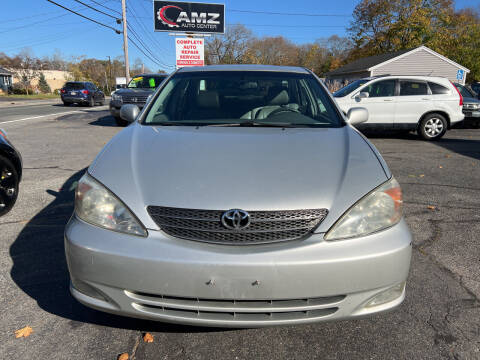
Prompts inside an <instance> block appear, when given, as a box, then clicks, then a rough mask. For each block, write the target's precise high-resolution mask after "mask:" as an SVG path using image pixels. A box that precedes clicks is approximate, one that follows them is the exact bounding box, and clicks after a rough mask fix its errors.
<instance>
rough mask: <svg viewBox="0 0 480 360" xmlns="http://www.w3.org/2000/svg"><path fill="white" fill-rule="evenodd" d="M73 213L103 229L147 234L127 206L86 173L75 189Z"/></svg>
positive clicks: (140, 234) (141, 234)
mask: <svg viewBox="0 0 480 360" xmlns="http://www.w3.org/2000/svg"><path fill="white" fill-rule="evenodd" d="M75 214H76V215H77V216H78V217H79V218H80V219H82V220H84V221H86V222H88V223H90V224H92V225H96V226H100V227H103V228H105V229H109V230H114V231H119V232H123V233H127V234H134V235H139V236H147V230H145V228H144V227H143V226H142V225H141V224H140V222H139V221H138V220H137V219H136V217H135V216H134V215H133V214H132V213H131V212H130V211H129V210H128V209H127V207H126V206H125V205H124V204H123V203H122V202H121V201H120V200H119V199H118V198H117V197H116V196H115V195H113V194H112V193H111V192H110V191H108V190H107V189H106V188H105V187H104V186H103V185H102V184H100V183H99V182H97V181H95V180H94V179H93V178H92V177H91V176H89V175H88V174H85V175H83V176H82V178H81V179H80V181H79V182H78V186H77V190H76V191H75Z"/></svg>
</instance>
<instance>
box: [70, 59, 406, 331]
mask: <svg viewBox="0 0 480 360" xmlns="http://www.w3.org/2000/svg"><path fill="white" fill-rule="evenodd" d="M121 115H122V117H123V118H124V119H127V120H129V121H130V122H131V123H132V124H131V125H130V126H128V127H127V128H125V129H124V130H122V131H121V132H120V133H118V134H117V135H116V136H115V137H114V138H113V139H112V140H111V141H110V142H109V143H108V144H107V145H106V146H105V148H104V149H103V150H102V151H101V152H100V153H99V155H98V156H97V158H96V159H95V160H94V161H93V163H92V164H91V165H90V167H89V168H88V171H87V172H86V173H85V175H84V176H83V177H82V179H81V180H80V181H79V184H78V188H77V190H76V199H75V212H74V214H73V216H72V218H71V219H70V221H69V223H68V225H67V227H66V230H65V249H66V256H67V261H68V267H69V271H70V278H71V292H72V294H73V296H74V297H75V298H76V299H77V300H79V301H80V302H82V303H83V304H85V305H87V306H90V307H93V308H96V309H99V310H102V311H107V312H111V313H115V314H120V315H125V316H131V317H138V318H147V319H153V320H159V321H165V322H173V323H180V324H190V325H203V326H228V327H255V326H269V325H279V324H300V323H309V322H316V321H328V320H338V319H355V318H359V317H362V316H366V315H370V314H374V313H379V312H382V311H386V310H391V309H393V308H395V307H397V306H398V305H399V304H400V303H401V302H402V301H403V299H404V297H405V284H406V280H407V276H408V272H409V267H410V257H411V241H412V238H411V235H410V231H409V229H408V227H407V225H406V224H405V221H404V220H403V218H402V192H401V189H400V186H399V184H398V183H397V181H396V180H395V178H394V177H393V176H392V174H391V173H390V170H389V169H388V167H387V165H386V163H385V161H384V160H383V159H382V157H381V156H380V154H379V153H378V151H377V150H376V149H375V147H374V146H373V145H372V144H371V143H370V142H369V141H368V140H367V139H365V138H364V137H363V136H362V135H361V134H360V133H358V132H357V131H356V130H355V129H354V128H353V127H352V124H357V123H360V122H362V121H365V120H367V118H368V112H367V111H366V110H365V109H363V108H352V109H350V111H349V112H348V114H347V116H344V114H343V113H342V112H341V111H340V109H339V108H338V107H337V105H336V103H335V101H334V99H333V98H332V97H331V95H330V94H329V92H328V91H327V89H326V88H325V87H324V86H323V84H322V83H321V81H320V80H319V79H318V78H317V77H316V76H315V75H314V74H313V73H312V72H310V71H309V70H306V69H303V68H296V67H276V66H256V65H251V66H248V65H230V66H206V67H201V68H183V69H180V70H178V71H176V72H175V73H174V74H172V75H171V76H170V77H169V78H168V79H167V80H165V81H164V82H163V84H162V86H161V87H160V88H159V89H158V90H157V91H156V93H155V95H154V96H153V98H152V100H151V101H150V102H149V103H148V105H147V106H146V107H144V109H143V110H142V111H141V112H140V113H139V111H138V108H137V107H136V106H135V105H131V104H129V105H124V106H123V107H122V109H121Z"/></svg>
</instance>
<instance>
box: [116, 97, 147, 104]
mask: <svg viewBox="0 0 480 360" xmlns="http://www.w3.org/2000/svg"><path fill="white" fill-rule="evenodd" d="M147 98H148V96H145V95H122V102H123V103H124V104H145V103H146V102H147Z"/></svg>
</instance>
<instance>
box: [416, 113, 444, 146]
mask: <svg viewBox="0 0 480 360" xmlns="http://www.w3.org/2000/svg"><path fill="white" fill-rule="evenodd" d="M446 131H447V120H446V119H445V117H443V116H442V115H440V114H436V113H433V114H428V115H427V116H425V117H424V118H423V119H422V121H420V125H419V126H418V130H417V132H418V135H419V136H420V137H421V138H422V139H424V140H438V139H440V138H441V137H442V136H443V135H445V132H446Z"/></svg>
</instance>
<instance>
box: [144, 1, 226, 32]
mask: <svg viewBox="0 0 480 360" xmlns="http://www.w3.org/2000/svg"><path fill="white" fill-rule="evenodd" d="M153 11H154V18H155V31H169V32H188V33H217V34H223V33H224V32H225V5H224V4H205V3H191V2H177V1H157V0H155V1H154V3H153Z"/></svg>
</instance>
